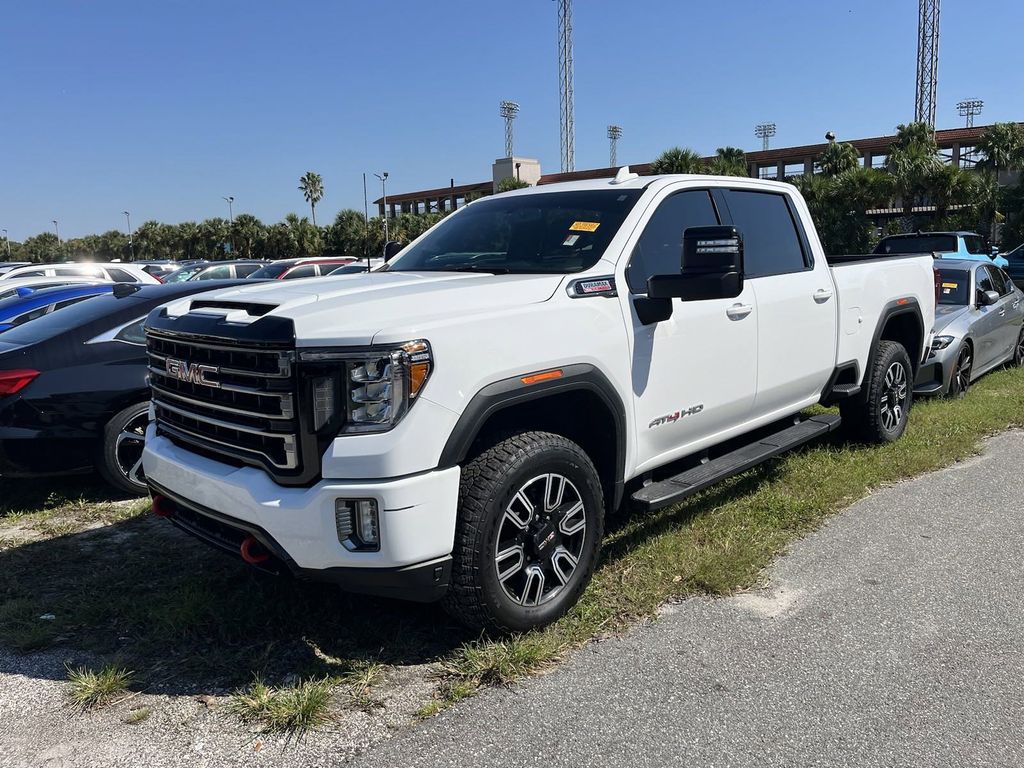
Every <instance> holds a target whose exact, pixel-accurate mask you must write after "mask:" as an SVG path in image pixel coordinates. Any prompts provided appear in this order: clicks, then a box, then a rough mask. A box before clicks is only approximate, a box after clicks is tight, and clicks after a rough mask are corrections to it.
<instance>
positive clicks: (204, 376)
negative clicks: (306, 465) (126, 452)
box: [147, 328, 302, 474]
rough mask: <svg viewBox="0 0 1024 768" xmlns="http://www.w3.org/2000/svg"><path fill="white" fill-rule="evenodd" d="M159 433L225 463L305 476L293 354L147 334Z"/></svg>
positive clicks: (274, 472)
mask: <svg viewBox="0 0 1024 768" xmlns="http://www.w3.org/2000/svg"><path fill="white" fill-rule="evenodd" d="M147 347H148V352H149V373H150V386H151V388H152V392H153V405H154V407H155V410H156V423H157V431H158V433H160V434H163V435H165V436H166V437H168V438H170V439H171V440H172V441H174V442H176V443H180V444H183V445H184V446H186V447H188V448H190V449H199V451H200V452H201V453H203V454H204V455H210V456H212V457H213V458H216V459H218V460H221V461H227V462H228V463H233V464H240V463H242V464H257V465H262V466H264V467H266V468H267V470H268V471H270V472H271V474H276V473H277V472H279V471H280V472H284V473H286V474H288V473H292V472H294V471H297V470H299V469H300V463H301V455H300V453H301V451H300V446H301V443H302V427H301V420H300V418H299V413H298V407H297V393H296V386H297V376H296V375H295V353H294V350H292V349H289V348H283V347H253V346H248V345H234V344H231V343H227V342H224V341H208V340H205V339H197V338H194V337H190V336H184V335H176V334H169V333H163V332H160V331H156V330H154V329H153V328H150V329H148V332H147Z"/></svg>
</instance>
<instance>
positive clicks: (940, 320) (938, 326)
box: [935, 304, 969, 334]
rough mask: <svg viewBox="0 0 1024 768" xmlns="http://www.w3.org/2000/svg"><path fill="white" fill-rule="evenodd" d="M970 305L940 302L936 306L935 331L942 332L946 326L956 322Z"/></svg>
mask: <svg viewBox="0 0 1024 768" xmlns="http://www.w3.org/2000/svg"><path fill="white" fill-rule="evenodd" d="M968 309H969V308H968V307H962V306H959V305H956V304H938V305H936V307H935V333H936V334H938V333H941V332H942V330H943V329H944V328H947V327H948V326H950V325H952V324H953V323H955V322H956V321H957V320H959V319H960V318H961V317H963V316H964V315H965V314H966V313H967V310H968Z"/></svg>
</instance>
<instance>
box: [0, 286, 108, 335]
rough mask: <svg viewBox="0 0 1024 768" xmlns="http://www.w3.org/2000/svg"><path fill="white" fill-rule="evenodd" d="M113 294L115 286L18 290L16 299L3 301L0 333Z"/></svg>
mask: <svg viewBox="0 0 1024 768" xmlns="http://www.w3.org/2000/svg"><path fill="white" fill-rule="evenodd" d="M113 290H114V283H98V284H96V285H62V286H59V287H57V288H41V289H39V290H34V289H32V288H19V289H18V293H17V294H16V295H15V296H11V297H9V298H6V299H3V300H0V333H3V332H4V331H9V330H10V329H11V328H15V327H17V326H19V325H22V324H24V323H27V322H28V321H29V320H35V319H36V318H37V317H42V316H43V315H48V314H50V313H51V312H56V311H57V310H58V309H63V308H64V307H69V306H71V305H72V304H77V303H78V302H80V301H84V300H85V299H91V298H92V297H93V296H102V295H104V294H107V293H111V292H113Z"/></svg>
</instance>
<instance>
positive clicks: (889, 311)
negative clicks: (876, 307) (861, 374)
mask: <svg viewBox="0 0 1024 768" xmlns="http://www.w3.org/2000/svg"><path fill="white" fill-rule="evenodd" d="M924 340H925V326H924V318H923V317H922V315H921V305H920V304H918V302H917V299H915V298H906V299H896V300H894V301H890V302H889V303H888V304H886V305H885V306H884V307H883V308H882V312H881V315H880V316H879V318H878V324H877V325H876V326H875V333H874V336H873V337H872V339H871V348H870V350H869V357H868V363H867V365H865V366H864V371H865V378H866V376H867V374H868V372H869V371H870V370H871V361H873V360H874V359H875V355H877V354H878V344H879V342H882V341H895V342H897V343H899V344H902V345H903V348H904V349H906V350H907V356H908V357H909V358H910V366H911V368H912V369H913V370H912V373H913V375H914V376H916V375H917V371H918V369H919V368H920V367H921V363H922V358H923V356H924V352H925V350H924ZM863 383H865V384H866V383H867V381H866V380H865V381H864V382H863Z"/></svg>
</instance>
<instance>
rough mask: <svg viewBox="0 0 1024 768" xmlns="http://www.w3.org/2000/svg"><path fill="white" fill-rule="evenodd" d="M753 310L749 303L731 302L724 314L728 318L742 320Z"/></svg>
mask: <svg viewBox="0 0 1024 768" xmlns="http://www.w3.org/2000/svg"><path fill="white" fill-rule="evenodd" d="M753 310H754V307H753V306H752V305H750V304H733V305H732V306H731V307H729V308H728V309H727V310H725V314H726V315H727V316H728V317H729V319H730V320H742V319H743V318H744V317H746V316H747V315H749V314H750V313H751V312H752V311H753Z"/></svg>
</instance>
